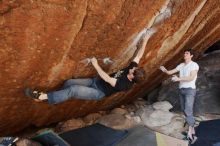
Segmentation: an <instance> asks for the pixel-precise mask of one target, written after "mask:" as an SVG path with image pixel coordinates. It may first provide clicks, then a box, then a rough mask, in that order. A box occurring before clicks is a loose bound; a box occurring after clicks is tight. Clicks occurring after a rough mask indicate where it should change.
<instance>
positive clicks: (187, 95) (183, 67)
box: [160, 49, 199, 142]
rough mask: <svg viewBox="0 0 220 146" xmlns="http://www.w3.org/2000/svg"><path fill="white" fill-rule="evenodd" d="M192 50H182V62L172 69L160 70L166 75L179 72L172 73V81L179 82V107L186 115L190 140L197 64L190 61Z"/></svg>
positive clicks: (193, 137) (193, 120)
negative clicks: (177, 74)
mask: <svg viewBox="0 0 220 146" xmlns="http://www.w3.org/2000/svg"><path fill="white" fill-rule="evenodd" d="M193 55H194V52H193V50H192V49H187V50H185V51H184V63H181V64H179V65H178V66H177V67H176V68H175V69H173V70H167V69H166V68H165V67H164V66H161V67H160V70H161V71H163V72H165V73H166V74H168V75H172V74H175V73H177V72H179V77H178V76H176V75H174V76H173V77H172V81H174V82H179V96H180V105H181V109H182V111H183V112H184V114H185V115H186V122H187V124H188V125H189V130H188V138H189V140H190V141H191V142H192V141H194V140H195V138H196V137H195V129H194V125H195V118H194V116H193V104H194V101H195V95H196V85H195V83H196V79H197V73H198V70H199V66H198V64H197V63H196V62H194V61H192V57H193Z"/></svg>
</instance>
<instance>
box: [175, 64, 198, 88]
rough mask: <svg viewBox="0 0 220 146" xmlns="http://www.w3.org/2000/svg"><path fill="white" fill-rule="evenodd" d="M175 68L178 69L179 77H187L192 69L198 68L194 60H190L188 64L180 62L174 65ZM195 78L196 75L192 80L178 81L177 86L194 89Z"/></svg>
mask: <svg viewBox="0 0 220 146" xmlns="http://www.w3.org/2000/svg"><path fill="white" fill-rule="evenodd" d="M176 70H178V71H179V76H180V77H187V76H190V72H191V71H193V70H197V71H198V70H199V65H198V64H197V63H196V62H194V61H190V62H189V63H188V64H185V63H181V64H179V65H178V66H177V67H176ZM196 79H197V75H196V77H195V78H194V79H193V80H192V81H187V82H186V81H180V83H179V88H180V89H181V88H190V87H191V88H193V89H196Z"/></svg>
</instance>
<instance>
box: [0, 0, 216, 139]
mask: <svg viewBox="0 0 220 146" xmlns="http://www.w3.org/2000/svg"><path fill="white" fill-rule="evenodd" d="M219 5H220V1H219V0H160V1H153V0H126V1H125V0H108V1H103V0H74V1H69V0H1V1H0V80H1V82H0V115H1V117H0V135H5V134H10V133H13V132H16V131H19V130H21V129H23V128H25V127H28V126H30V125H35V126H43V125H48V124H50V123H54V122H58V121H61V120H67V119H70V118H76V117H79V116H84V115H87V114H88V113H93V112H96V111H99V110H105V109H109V108H112V107H114V106H116V105H119V104H122V103H125V102H128V101H131V100H133V99H135V98H137V97H141V96H143V95H144V94H145V93H146V92H147V91H148V90H151V89H153V88H154V87H155V86H157V84H158V83H159V81H160V80H161V79H162V78H163V74H162V73H161V72H160V71H159V70H158V67H159V66H160V65H166V66H170V67H173V66H175V65H176V64H177V63H179V62H180V60H181V57H182V54H181V51H182V50H183V49H185V48H188V47H192V48H194V49H195V50H197V51H198V52H203V51H204V50H205V49H207V48H208V47H209V46H210V45H212V44H213V43H214V42H216V41H217V40H218V39H219V38H220V7H218V6H219ZM152 26H154V27H156V28H157V32H156V33H155V34H154V35H153V36H152V37H151V38H150V40H149V42H148V44H147V46H146V51H145V54H144V56H143V58H142V60H141V62H140V66H143V67H144V69H146V71H147V74H148V77H147V78H146V80H145V81H144V82H143V84H141V85H137V86H135V87H134V88H133V89H132V90H130V91H129V92H121V93H118V94H115V95H113V96H111V97H107V98H105V99H103V100H101V101H81V100H71V101H68V102H65V103H62V104H59V105H48V104H46V103H36V102H34V101H33V100H31V99H30V98H28V97H25V96H24V94H23V89H24V88H25V87H32V88H37V89H41V90H43V91H50V90H54V89H57V88H58V87H59V86H61V84H62V83H63V81H64V80H66V79H68V78H72V77H73V78H76V77H92V76H95V75H96V72H95V70H94V69H93V67H92V66H91V65H87V63H86V59H87V58H90V57H92V56H96V57H97V58H98V59H99V62H100V64H101V66H102V67H103V68H104V70H105V71H107V72H108V73H111V72H113V71H116V70H118V69H120V68H123V67H124V66H126V65H127V64H128V63H129V61H131V59H132V57H133V54H134V53H135V52H136V47H135V46H136V43H137V42H138V40H139V39H140V36H141V34H142V33H143V32H144V31H145V30H146V29H147V28H150V27H152ZM109 60H111V61H109ZM112 62H113V63H112Z"/></svg>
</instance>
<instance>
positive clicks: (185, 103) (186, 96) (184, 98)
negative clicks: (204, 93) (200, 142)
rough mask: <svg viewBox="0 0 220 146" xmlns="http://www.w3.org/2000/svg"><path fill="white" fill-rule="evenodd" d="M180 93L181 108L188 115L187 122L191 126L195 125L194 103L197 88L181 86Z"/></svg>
mask: <svg viewBox="0 0 220 146" xmlns="http://www.w3.org/2000/svg"><path fill="white" fill-rule="evenodd" d="M179 95H180V105H181V109H182V111H183V112H184V114H185V115H186V122H187V124H188V125H189V126H192V127H194V124H195V118H194V116H193V105H194V101H195V95H196V89H192V88H181V89H180V94H179Z"/></svg>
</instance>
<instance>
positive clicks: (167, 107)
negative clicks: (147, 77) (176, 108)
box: [153, 101, 173, 111]
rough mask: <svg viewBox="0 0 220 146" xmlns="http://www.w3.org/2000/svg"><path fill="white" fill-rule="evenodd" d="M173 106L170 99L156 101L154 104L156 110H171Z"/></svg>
mask: <svg viewBox="0 0 220 146" xmlns="http://www.w3.org/2000/svg"><path fill="white" fill-rule="evenodd" d="M172 107H173V106H172V105H171V104H170V103H169V102H168V101H162V102H156V103H154V104H153V108H154V109H155V110H162V111H169V110H170V109H171V108H172Z"/></svg>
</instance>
